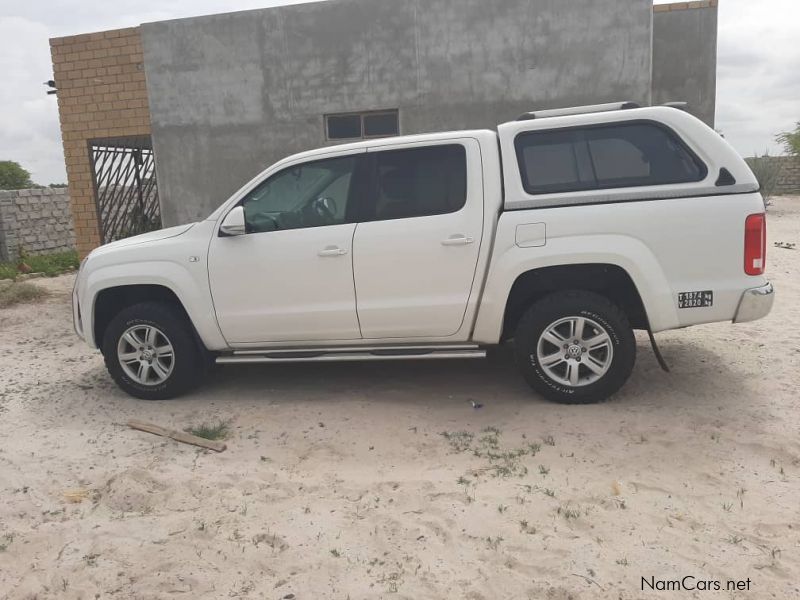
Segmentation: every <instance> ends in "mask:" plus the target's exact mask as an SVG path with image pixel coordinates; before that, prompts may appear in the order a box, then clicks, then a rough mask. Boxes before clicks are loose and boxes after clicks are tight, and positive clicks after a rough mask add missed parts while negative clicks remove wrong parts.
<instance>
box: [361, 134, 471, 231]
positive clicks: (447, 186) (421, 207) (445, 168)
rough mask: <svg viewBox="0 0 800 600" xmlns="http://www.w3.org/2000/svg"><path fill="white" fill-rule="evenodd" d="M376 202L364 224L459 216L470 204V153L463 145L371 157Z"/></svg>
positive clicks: (397, 151) (388, 153) (385, 152)
mask: <svg viewBox="0 0 800 600" xmlns="http://www.w3.org/2000/svg"><path fill="white" fill-rule="evenodd" d="M372 158H373V160H374V161H375V162H374V183H375V189H374V195H373V202H372V203H371V204H370V206H368V207H367V208H366V213H367V214H366V215H365V218H364V220H365V221H385V220H388V219H408V218H411V217H425V216H431V215H442V214H446V213H452V212H457V211H459V210H461V209H462V208H463V207H464V204H466V202H467V153H466V149H465V148H464V146H462V145H460V144H447V145H441V146H426V147H422V148H411V149H408V150H385V151H379V152H375V153H374V154H372Z"/></svg>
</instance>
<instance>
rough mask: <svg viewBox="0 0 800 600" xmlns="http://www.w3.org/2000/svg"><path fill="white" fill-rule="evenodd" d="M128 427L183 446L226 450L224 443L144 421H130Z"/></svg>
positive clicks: (217, 450) (216, 450)
mask: <svg viewBox="0 0 800 600" xmlns="http://www.w3.org/2000/svg"><path fill="white" fill-rule="evenodd" d="M128 427H130V428H132V429H138V430H139V431H146V432H147V433H153V434H155V435H160V436H162V437H168V438H171V439H173V440H175V441H177V442H183V443H184V444H191V445H193V446H200V447H201V448H208V449H209V450H213V451H214V452H222V451H223V450H225V448H227V446H226V445H225V443H224V442H218V441H215V440H207V439H205V438H201V437H198V436H196V435H192V434H191V433H186V432H185V431H177V430H175V429H166V428H164V427H159V426H158V425H153V424H152V423H145V422H144V421H138V420H136V419H130V420H129V421H128Z"/></svg>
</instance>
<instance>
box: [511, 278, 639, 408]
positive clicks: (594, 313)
mask: <svg viewBox="0 0 800 600" xmlns="http://www.w3.org/2000/svg"><path fill="white" fill-rule="evenodd" d="M568 317H582V318H584V319H590V320H591V321H593V322H594V323H595V324H596V325H599V326H600V327H601V328H602V329H604V330H605V332H606V333H607V334H608V338H610V344H609V345H610V354H604V352H609V350H608V349H606V350H602V349H601V350H599V351H597V352H600V353H601V354H600V357H601V359H602V358H603V356H605V357H606V361H605V362H606V364H608V361H609V360H610V365H609V366H608V368H607V370H606V371H605V373H604V374H602V375H600V377H599V379H597V380H596V381H594V382H590V383H586V384H584V385H574V386H573V385H569V384H565V383H564V382H563V381H558V380H557V379H555V378H554V377H552V376H551V375H549V374H548V370H546V369H545V368H543V367H542V365H541V364H540V363H539V358H538V355H537V348H538V345H539V340H540V337H541V336H542V335H543V334H544V333H545V331H546V330H547V329H548V328H549V327H550V326H551V325H553V324H554V323H557V322H558V321H559V320H560V319H566V318H568ZM587 323H588V322H587ZM567 326H568V325H567ZM575 328H577V327H575ZM543 343H544V344H545V346H548V345H550V346H552V348H556V346H555V345H552V344H551V343H550V342H543ZM565 345H570V344H565ZM581 345H582V344H578V346H579V348H580V346H581ZM550 346H548V347H550ZM586 346H588V344H587V345H586ZM514 352H515V355H516V360H517V365H518V367H519V369H520V370H521V371H522V374H523V376H524V377H525V380H526V381H527V382H528V384H529V385H530V386H531V387H532V388H533V389H534V390H535V391H537V392H538V393H539V394H541V395H542V396H544V397H545V398H547V399H548V400H552V401H554V402H559V403H563V404H590V403H593V402H603V401H604V400H607V399H608V398H609V397H610V396H611V395H612V394H614V393H615V392H617V391H618V390H619V389H620V388H621V387H622V386H623V384H624V383H625V382H626V381H627V379H628V377H629V376H630V374H631V371H632V370H633V365H634V363H635V362H636V340H635V338H634V336H633V330H632V329H631V326H630V323H629V322H628V318H627V316H626V315H625V313H624V312H623V311H622V310H620V308H619V307H618V306H616V305H615V304H613V303H612V302H610V301H609V300H608V299H607V298H605V297H603V296H601V295H599V294H595V293H592V292H583V291H564V292H556V293H553V294H550V295H548V296H546V297H545V298H542V299H541V300H539V301H538V302H536V303H535V304H533V305H532V306H531V307H530V308H528V310H527V311H526V312H525V314H524V315H523V316H522V318H521V319H520V321H519V323H518V325H517V331H516V334H515V336H514ZM558 352H559V353H560V352H561V350H558ZM564 352H569V351H568V350H567V349H566V348H565V349H564ZM576 352H579V350H578V351H576ZM584 352H585V350H584ZM592 352H595V351H592ZM566 357H567V354H565V358H566ZM582 357H586V354H578V355H577V358H574V359H571V360H572V364H571V365H568V364H567V363H568V361H562V362H561V363H560V364H559V366H561V365H562V364H563V366H564V369H565V375H564V376H563V377H564V378H566V377H567V375H566V373H569V372H570V371H569V369H570V368H572V367H574V368H575V369H576V370H577V371H578V372H579V373H580V372H583V373H584V375H583V378H584V379H588V378H590V377H593V376H596V375H593V374H592V372H591V371H590V370H588V367H587V366H586V362H587V361H586V358H583V365H584V366H583V367H582V368H581V367H580V365H579V364H576V363H575V361H577V363H580V362H581V358H582ZM609 357H610V358H609ZM556 360H558V358H556ZM550 372H552V371H550ZM558 375H560V373H556V376H558Z"/></svg>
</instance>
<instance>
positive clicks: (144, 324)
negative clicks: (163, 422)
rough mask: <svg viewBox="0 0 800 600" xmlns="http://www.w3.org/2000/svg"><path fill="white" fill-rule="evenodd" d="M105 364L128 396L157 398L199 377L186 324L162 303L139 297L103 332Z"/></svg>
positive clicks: (169, 395)
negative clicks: (135, 302) (147, 300)
mask: <svg viewBox="0 0 800 600" xmlns="http://www.w3.org/2000/svg"><path fill="white" fill-rule="evenodd" d="M102 350H103V356H104V358H105V363H106V368H107V369H108V372H109V374H110V375H111V377H112V378H113V379H114V381H115V382H116V383H117V385H118V386H119V387H121V388H122V389H123V390H124V391H126V392H127V393H128V394H130V395H131V396H135V397H137V398H143V399H145V400H163V399H167V398H173V397H175V396H178V395H180V394H182V393H184V392H186V391H188V390H189V389H190V388H192V387H193V386H194V385H195V383H196V382H197V381H198V380H199V379H200V376H201V375H202V373H203V371H204V369H203V356H202V354H201V352H200V349H199V348H198V347H197V344H196V343H195V340H194V337H193V335H192V331H191V325H190V324H189V323H188V322H187V320H186V318H185V317H184V315H183V314H181V313H180V312H178V311H176V310H175V309H174V308H172V307H171V306H170V305H168V304H164V303H160V302H143V303H141V304H135V305H133V306H129V307H127V308H125V309H123V310H122V311H121V312H120V313H119V314H118V315H117V316H115V317H114V318H113V319H112V320H111V322H110V323H109V324H108V327H107V328H106V331H105V334H104V336H103V347H102Z"/></svg>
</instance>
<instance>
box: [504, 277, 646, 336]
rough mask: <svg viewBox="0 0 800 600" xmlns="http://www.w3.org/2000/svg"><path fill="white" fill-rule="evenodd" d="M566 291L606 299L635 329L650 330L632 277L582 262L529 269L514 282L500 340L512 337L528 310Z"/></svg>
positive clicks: (506, 305)
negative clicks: (594, 294)
mask: <svg viewBox="0 0 800 600" xmlns="http://www.w3.org/2000/svg"><path fill="white" fill-rule="evenodd" d="M563 290H582V291H587V292H594V293H597V294H600V295H602V296H605V297H606V298H608V299H609V300H611V301H612V302H614V303H615V304H616V305H617V306H619V307H620V308H621V309H622V311H623V312H624V313H625V315H626V316H627V317H628V320H629V322H630V324H631V326H632V327H633V328H634V329H647V327H648V317H647V311H646V309H645V305H644V302H643V301H642V297H641V295H640V293H639V290H638V289H637V287H636V284H635V283H634V281H633V278H632V277H631V276H630V274H629V273H628V272H627V271H626V270H625V269H623V268H622V267H620V266H619V265H615V264H611V263H579V264H569V265H556V266H547V267H540V268H536V269H530V270H528V271H524V272H522V273H520V274H519V275H518V276H517V278H516V279H515V280H514V283H513V284H512V286H511V290H510V292H509V294H508V298H507V299H506V304H505V310H504V311H503V324H502V330H501V336H500V340H501V341H505V340H508V339H510V338H511V337H513V335H514V331H515V329H516V327H517V323H519V320H520V318H521V317H522V315H523V314H524V312H525V310H526V309H527V307H529V306H530V305H531V304H533V303H534V302H537V301H538V300H540V299H541V298H544V297H545V296H547V295H549V294H551V293H554V292H558V291H563Z"/></svg>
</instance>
